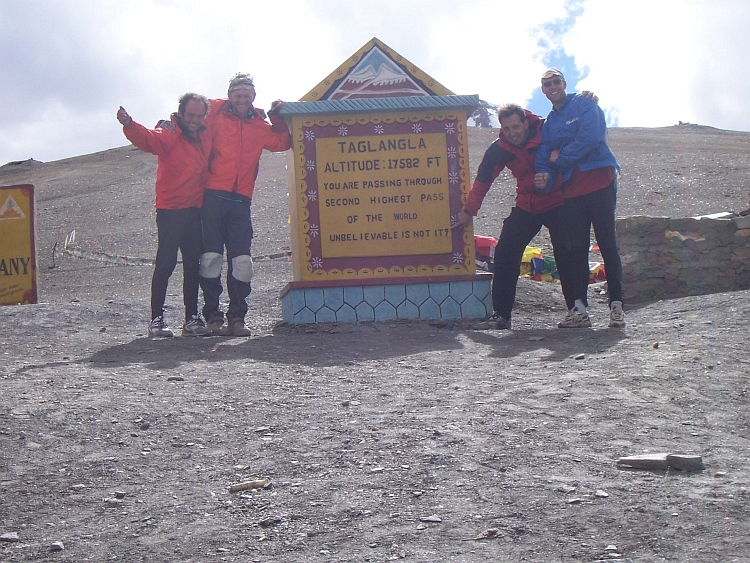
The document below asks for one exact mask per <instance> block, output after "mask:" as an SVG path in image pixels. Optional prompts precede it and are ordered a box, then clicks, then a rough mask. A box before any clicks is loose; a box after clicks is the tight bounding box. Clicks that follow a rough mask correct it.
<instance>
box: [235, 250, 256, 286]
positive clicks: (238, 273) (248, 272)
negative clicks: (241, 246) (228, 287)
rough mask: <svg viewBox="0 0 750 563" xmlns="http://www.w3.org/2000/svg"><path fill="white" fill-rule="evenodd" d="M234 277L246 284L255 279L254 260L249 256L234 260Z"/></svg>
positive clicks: (238, 257)
mask: <svg viewBox="0 0 750 563" xmlns="http://www.w3.org/2000/svg"><path fill="white" fill-rule="evenodd" d="M232 276H233V277H234V279H236V280H238V281H241V282H245V283H247V282H249V281H250V280H251V279H253V259H252V258H251V257H250V256H248V255H247V254H243V255H241V256H235V257H234V258H232Z"/></svg>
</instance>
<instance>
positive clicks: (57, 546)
mask: <svg viewBox="0 0 750 563" xmlns="http://www.w3.org/2000/svg"><path fill="white" fill-rule="evenodd" d="M64 549H65V544H64V543H63V542H61V541H56V542H52V543H51V544H50V545H49V550H50V551H62V550H64Z"/></svg>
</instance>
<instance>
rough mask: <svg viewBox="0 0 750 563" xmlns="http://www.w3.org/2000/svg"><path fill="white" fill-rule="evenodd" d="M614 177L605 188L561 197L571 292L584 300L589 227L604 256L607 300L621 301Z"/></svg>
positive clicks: (620, 272)
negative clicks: (562, 198)
mask: <svg viewBox="0 0 750 563" xmlns="http://www.w3.org/2000/svg"><path fill="white" fill-rule="evenodd" d="M615 182H616V180H614V181H613V182H612V183H611V184H610V185H609V186H607V187H606V188H602V189H601V190H597V191H595V192H593V193H590V194H586V195H582V196H578V197H573V198H569V199H566V200H565V204H564V205H563V209H564V210H565V222H566V229H567V231H568V237H569V239H570V250H571V268H572V269H573V274H572V275H573V294H574V296H575V298H576V299H581V300H583V302H584V303H586V304H588V301H587V299H586V295H587V293H588V287H589V277H590V270H589V244H590V242H591V227H592V226H593V227H594V235H595V236H596V243H597V244H598V245H599V251H600V252H601V254H602V258H603V259H604V270H605V271H606V273H607V287H608V289H609V300H610V303H611V302H612V301H622V262H621V261H620V253H619V251H618V250H617V240H616V237H615V207H616V206H617V192H616V185H615Z"/></svg>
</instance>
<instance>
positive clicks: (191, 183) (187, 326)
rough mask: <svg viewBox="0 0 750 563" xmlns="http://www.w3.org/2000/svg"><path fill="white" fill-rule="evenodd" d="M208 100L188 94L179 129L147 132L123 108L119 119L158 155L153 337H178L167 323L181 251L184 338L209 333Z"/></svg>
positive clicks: (125, 130) (179, 113)
mask: <svg viewBox="0 0 750 563" xmlns="http://www.w3.org/2000/svg"><path fill="white" fill-rule="evenodd" d="M208 107H209V105H208V100H207V99H206V98H205V97H204V96H200V95H198V94H192V93H188V94H185V95H184V96H182V97H181V98H180V103H179V107H178V110H177V113H176V114H172V123H173V124H174V128H173V129H174V130H173V131H172V130H168V129H162V128H156V129H146V128H145V127H144V126H143V125H141V124H139V123H136V122H135V121H133V118H132V117H130V115H128V112H127V111H125V109H124V108H123V107H122V106H121V107H120V109H119V110H118V111H117V120H118V121H119V122H120V123H121V124H122V126H123V127H122V131H123V133H125V136H126V137H127V138H128V140H129V141H130V142H131V143H133V144H134V145H135V146H136V147H138V148H139V149H141V150H142V151H145V152H149V153H151V154H155V155H157V156H158V157H159V158H158V167H157V169H156V227H157V232H158V245H157V251H156V265H155V268H154V275H153V278H152V280H151V323H150V324H149V327H148V334H149V336H151V337H158V336H173V335H174V333H173V332H172V330H170V328H169V327H168V325H167V323H166V321H165V320H164V300H165V298H166V295H167V284H168V282H169V277H170V276H171V275H172V272H173V271H174V268H175V266H176V264H177V250H178V249H179V250H180V252H181V253H182V269H183V276H184V279H183V287H182V291H183V301H184V304H185V323H184V324H183V326H182V334H183V336H201V335H204V334H206V333H207V332H208V329H207V328H206V325H205V323H204V322H203V320H202V319H201V318H200V316H198V260H199V258H200V253H201V220H200V211H199V210H200V207H201V204H202V203H203V185H204V182H205V175H206V166H207V165H208V155H209V153H210V152H211V139H210V137H209V135H208V132H207V131H206V128H205V127H204V126H203V120H204V118H205V117H206V114H207V113H208Z"/></svg>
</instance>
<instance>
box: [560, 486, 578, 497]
mask: <svg viewBox="0 0 750 563" xmlns="http://www.w3.org/2000/svg"><path fill="white" fill-rule="evenodd" d="M557 490H558V491H560V492H561V493H565V494H566V495H567V494H570V493H574V492H576V487H574V486H572V485H561V486H560V487H558V488H557Z"/></svg>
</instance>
